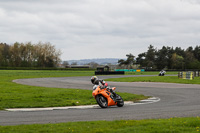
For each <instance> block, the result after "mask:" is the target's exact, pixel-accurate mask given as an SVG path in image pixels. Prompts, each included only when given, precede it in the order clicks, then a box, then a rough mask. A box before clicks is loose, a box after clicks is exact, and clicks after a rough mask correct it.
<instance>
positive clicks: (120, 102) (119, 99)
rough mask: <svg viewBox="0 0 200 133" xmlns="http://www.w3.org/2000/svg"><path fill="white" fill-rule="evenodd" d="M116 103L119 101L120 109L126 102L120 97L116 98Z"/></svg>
mask: <svg viewBox="0 0 200 133" xmlns="http://www.w3.org/2000/svg"><path fill="white" fill-rule="evenodd" d="M116 101H117V106H118V107H122V106H124V100H123V99H122V97H121V96H120V95H117V96H116Z"/></svg>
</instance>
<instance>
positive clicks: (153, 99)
mask: <svg viewBox="0 0 200 133" xmlns="http://www.w3.org/2000/svg"><path fill="white" fill-rule="evenodd" d="M159 101H160V98H158V97H151V98H148V99H145V100H140V101H138V102H135V103H134V102H132V101H125V102H124V105H140V104H150V103H155V102H159ZM97 107H99V105H83V106H67V107H49V108H13V109H6V111H13V112H15V111H50V110H65V109H90V108H97Z"/></svg>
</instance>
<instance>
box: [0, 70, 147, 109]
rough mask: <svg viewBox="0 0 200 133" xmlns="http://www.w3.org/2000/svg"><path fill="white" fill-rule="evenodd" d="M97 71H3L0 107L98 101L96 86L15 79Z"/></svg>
mask: <svg viewBox="0 0 200 133" xmlns="http://www.w3.org/2000/svg"><path fill="white" fill-rule="evenodd" d="M93 74H94V72H93V71H61V70H51V71H49V70H0V79H1V80H0V109H5V108H31V107H61V106H76V105H91V104H96V101H95V99H94V98H93V97H92V88H91V90H81V89H63V88H47V87H35V86H28V85H20V84H16V83H13V82H12V80H14V79H22V78H42V77H69V76H92V75H93ZM88 80H90V79H88ZM119 94H120V95H121V96H122V97H123V99H124V100H126V101H129V100H132V101H136V100H140V99H145V98H147V97H145V96H143V95H135V94H130V93H119Z"/></svg>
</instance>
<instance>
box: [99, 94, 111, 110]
mask: <svg viewBox="0 0 200 133" xmlns="http://www.w3.org/2000/svg"><path fill="white" fill-rule="evenodd" d="M96 101H97V103H98V104H99V106H100V107H101V108H107V107H108V101H107V99H106V98H105V97H104V96H102V95H98V96H97V97H96Z"/></svg>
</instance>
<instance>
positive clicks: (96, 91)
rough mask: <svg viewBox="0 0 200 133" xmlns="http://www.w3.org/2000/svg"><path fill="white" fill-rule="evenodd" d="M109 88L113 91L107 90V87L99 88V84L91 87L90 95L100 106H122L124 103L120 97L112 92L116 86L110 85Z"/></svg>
mask: <svg viewBox="0 0 200 133" xmlns="http://www.w3.org/2000/svg"><path fill="white" fill-rule="evenodd" d="M111 89H112V91H113V93H112V92H110V91H108V90H109V89H108V88H104V89H101V88H100V86H99V85H95V86H94V87H93V92H92V96H93V97H94V98H95V99H96V101H97V103H98V104H99V106H100V107H101V108H107V107H108V106H114V105H117V106H118V107H122V106H123V105H124V100H123V99H122V97H121V96H120V95H118V94H116V93H115V92H114V90H115V89H116V87H112V88H111Z"/></svg>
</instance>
